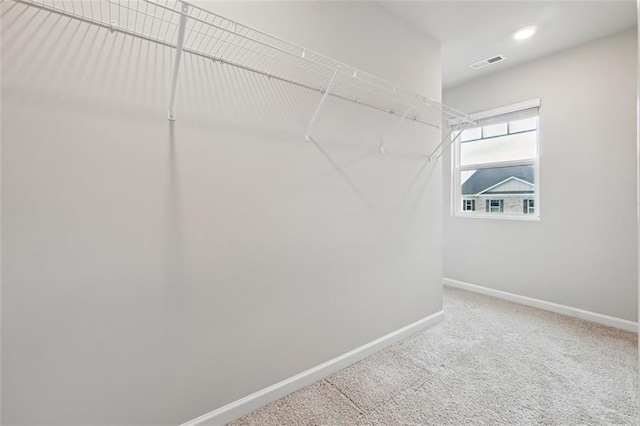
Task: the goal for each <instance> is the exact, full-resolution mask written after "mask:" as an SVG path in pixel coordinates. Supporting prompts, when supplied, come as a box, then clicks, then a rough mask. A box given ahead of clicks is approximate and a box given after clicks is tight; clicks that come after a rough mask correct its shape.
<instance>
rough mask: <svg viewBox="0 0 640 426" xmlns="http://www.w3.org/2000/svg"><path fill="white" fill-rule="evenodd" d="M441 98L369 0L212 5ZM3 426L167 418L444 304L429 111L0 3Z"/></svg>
mask: <svg viewBox="0 0 640 426" xmlns="http://www.w3.org/2000/svg"><path fill="white" fill-rule="evenodd" d="M207 7H209V8H211V9H213V10H215V11H221V12H224V13H228V14H229V15H230V17H232V18H239V19H244V20H245V21H246V22H247V23H248V24H250V25H255V26H257V27H260V28H263V29H265V30H266V31H273V32H274V33H276V34H277V35H281V36H283V37H288V38H290V39H291V40H292V41H294V42H298V43H300V44H307V45H308V46H309V47H310V48H316V49H317V50H320V51H321V52H322V53H325V54H327V55H331V56H335V57H336V58H338V59H341V60H344V61H347V62H349V63H352V64H353V65H355V66H358V67H360V68H362V69H366V70H368V71H370V72H373V73H377V74H380V75H381V76H382V77H385V78H387V79H390V80H393V81H398V82H400V83H402V84H403V85H404V86H408V87H410V88H412V89H414V90H418V91H420V92H421V93H424V94H425V95H427V96H430V97H433V98H438V97H439V96H440V87H441V80H440V51H439V45H438V44H437V43H436V42H434V41H433V40H431V39H429V38H426V37H425V36H423V35H420V34H418V33H417V32H414V31H413V30H411V29H409V28H407V27H406V26H404V25H403V24H402V23H400V22H399V21H397V20H396V18H393V17H392V16H390V15H388V13H387V12H385V11H384V10H383V9H381V8H380V7H379V6H377V5H376V4H372V3H336V2H331V3H322V2H301V3H294V2H291V3H260V4H253V3H242V2H240V4H224V3H210V4H208V5H207ZM2 49H3V52H2V54H3V56H2V123H3V126H2V229H3V233H2V252H3V264H2V371H3V375H2V396H3V401H2V402H3V404H2V405H3V413H2V416H3V417H2V420H3V424H7V425H9V424H39V425H45V424H65V425H71V424H95V425H98V424H136V425H142V424H154V425H161V424H177V423H180V422H183V421H187V420H190V419H192V418H195V417H197V416H199V415H201V414H204V413H205V412H208V411H210V410H212V409H215V408H217V407H220V406H222V405H224V404H227V403H229V402H232V401H234V400H237V399H238V398H241V397H243V396H246V395H248V394H250V393H252V392H254V391H257V390H259V389H262V388H264V387H266V386H268V385H271V384H273V383H276V382H278V381H280V380H283V379H285V378H288V377H290V376H292V375H294V374H296V373H298V372H301V371H303V370H305V369H308V368H310V367H313V366H315V365H317V364H320V363H322V362H324V361H326V360H328V359H331V358H333V357H335V356H338V355H340V354H342V353H345V352H347V351H349V350H351V349H353V348H355V347H358V346H360V345H362V344H364V343H366V342H369V341H371V340H373V339H376V338H378V337H380V336H382V335H385V334H387V333H389V332H391V331H394V330H396V329H398V328H400V327H402V326H405V325H407V324H409V323H412V322H414V321H416V320H418V319H421V318H423V317H426V316H428V315H430V314H433V313H435V312H437V311H439V310H441V308H442V298H441V289H440V282H441V277H442V217H441V212H442V208H441V198H442V182H441V178H440V176H441V169H440V167H439V166H435V167H434V166H433V165H431V164H427V163H425V159H426V154H427V153H428V152H430V150H431V149H432V148H433V147H434V146H435V145H436V144H437V143H438V135H439V131H438V130H436V129H429V128H426V127H424V126H421V125H418V124H415V123H409V124H407V125H406V126H405V127H403V128H401V136H402V138H403V140H401V141H398V142H397V143H395V144H389V145H388V146H387V153H388V154H387V155H385V156H381V155H379V154H378V144H379V141H380V139H381V138H382V137H383V136H385V135H386V134H385V133H384V132H385V131H386V129H388V128H389V125H390V124H393V123H394V122H395V121H394V120H393V118H392V117H391V116H389V115H385V114H382V113H379V112H376V111H369V110H366V109H363V108H361V107H358V106H357V105H351V104H349V105H346V104H344V103H341V102H340V101H336V100H332V101H330V103H329V105H328V108H327V110H326V112H325V113H323V114H322V116H321V119H320V121H319V122H318V125H317V126H316V127H315V129H316V131H315V139H316V142H315V143H305V142H304V141H303V133H304V129H305V126H306V124H307V122H308V120H309V118H310V116H311V114H312V112H313V109H314V107H315V105H316V104H317V102H318V100H319V95H318V94H317V93H307V92H306V91H305V90H302V89H297V88H292V87H288V86H286V85H285V84H282V83H277V82H273V81H269V80H267V79H266V78H264V77H260V76H256V75H252V74H248V73H246V72H239V71H238V70H235V69H233V68H230V67H229V66H223V65H219V64H212V63H211V62H208V61H205V60H203V59H201V58H197V57H192V56H189V55H187V56H186V57H185V58H184V62H183V65H184V67H183V69H182V72H181V74H180V81H179V86H178V100H177V105H176V111H177V116H178V120H177V121H176V122H175V126H174V127H172V126H171V125H170V123H169V122H168V121H167V120H166V106H167V99H168V82H169V80H170V71H171V68H172V56H173V51H172V50H171V49H168V48H164V47H161V46H156V45H153V44H149V43H147V42H141V41H139V40H136V39H132V38H130V37H126V36H124V35H122V34H118V33H113V34H112V33H109V32H108V31H106V30H98V29H95V28H92V27H89V26H88V25H87V24H79V23H77V22H73V21H69V20H68V19H66V18H59V17H58V16H56V15H50V14H48V13H46V12H36V11H35V10H25V7H24V6H23V5H20V4H16V3H14V2H13V1H11V0H8V1H5V2H3V3H2Z"/></svg>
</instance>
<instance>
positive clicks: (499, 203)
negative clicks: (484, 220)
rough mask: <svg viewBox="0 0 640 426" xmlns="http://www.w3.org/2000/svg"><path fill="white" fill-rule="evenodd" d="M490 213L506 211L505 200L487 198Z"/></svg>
mask: <svg viewBox="0 0 640 426" xmlns="http://www.w3.org/2000/svg"><path fill="white" fill-rule="evenodd" d="M487 211H488V212H489V213H504V200H487Z"/></svg>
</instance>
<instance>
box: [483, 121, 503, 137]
mask: <svg viewBox="0 0 640 426" xmlns="http://www.w3.org/2000/svg"><path fill="white" fill-rule="evenodd" d="M506 134H507V123H499V124H492V125H491V126H484V127H483V128H482V137H483V138H492V137H495V136H501V135H506Z"/></svg>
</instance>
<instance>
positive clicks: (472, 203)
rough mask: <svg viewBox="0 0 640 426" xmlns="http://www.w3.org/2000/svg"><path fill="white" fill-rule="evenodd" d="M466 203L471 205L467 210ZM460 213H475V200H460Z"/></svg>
mask: <svg viewBox="0 0 640 426" xmlns="http://www.w3.org/2000/svg"><path fill="white" fill-rule="evenodd" d="M467 203H471V208H467ZM462 211H463V212H474V211H476V200H470V199H468V198H467V199H463V200H462Z"/></svg>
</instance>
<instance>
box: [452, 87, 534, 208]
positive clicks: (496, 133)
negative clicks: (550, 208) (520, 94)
mask: <svg viewBox="0 0 640 426" xmlns="http://www.w3.org/2000/svg"><path fill="white" fill-rule="evenodd" d="M539 107H540V100H539V99H536V100H532V101H527V102H523V103H520V104H517V105H510V106H507V107H503V108H497V109H495V110H491V111H485V112H482V113H477V114H472V115H471V120H473V121H475V122H476V123H475V124H464V125H462V126H461V127H460V126H458V125H457V123H456V124H454V129H453V132H452V136H451V137H452V139H453V149H452V152H453V155H452V160H453V167H452V172H453V180H452V182H453V198H452V200H453V205H454V212H453V213H454V214H456V215H458V214H460V215H465V216H469V217H482V216H483V215H484V216H488V215H489V214H491V216H492V217H495V216H494V215H493V213H502V214H501V215H500V216H499V217H504V218H522V219H538V218H539V215H540V208H539V206H540V201H539V188H538V182H539V181H540V180H539V176H538V175H539V167H538V111H539ZM476 199H480V201H479V203H480V206H484V211H483V210H482V207H480V210H478V209H476V205H475V200H476ZM483 200H484V201H483Z"/></svg>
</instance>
